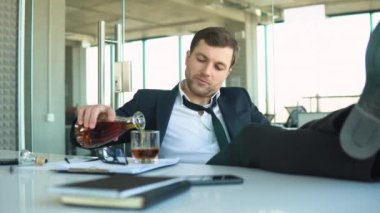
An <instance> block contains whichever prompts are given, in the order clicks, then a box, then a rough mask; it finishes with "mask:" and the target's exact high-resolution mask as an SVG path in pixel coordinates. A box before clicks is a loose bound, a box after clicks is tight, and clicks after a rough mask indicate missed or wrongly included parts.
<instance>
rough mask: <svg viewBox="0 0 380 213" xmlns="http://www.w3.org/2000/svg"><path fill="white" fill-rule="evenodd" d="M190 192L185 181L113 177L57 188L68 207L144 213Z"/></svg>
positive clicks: (167, 178)
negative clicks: (137, 210) (139, 212)
mask: <svg viewBox="0 0 380 213" xmlns="http://www.w3.org/2000/svg"><path fill="white" fill-rule="evenodd" d="M188 188H190V183H189V182H188V181H187V180H185V179H183V178H170V177H140V176H131V175H114V176H110V177H107V178H102V179H96V180H91V181H83V182H77V183H71V184H65V185H61V186H57V187H55V188H54V190H55V191H56V192H59V193H60V194H61V201H62V203H64V204H68V205H80V206H92V207H107V208H131V209H142V208H145V207H147V206H150V205H152V204H154V203H156V202H159V201H161V200H164V199H166V198H169V197H171V196H173V195H176V194H178V193H180V192H183V191H185V190H187V189H188Z"/></svg>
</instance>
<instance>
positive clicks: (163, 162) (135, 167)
mask: <svg viewBox="0 0 380 213" xmlns="http://www.w3.org/2000/svg"><path fill="white" fill-rule="evenodd" d="M128 162H129V163H128V165H118V164H108V163H103V162H102V161H100V160H97V161H90V162H78V163H71V164H68V163H66V162H62V163H61V164H58V165H57V166H56V167H55V168H54V169H53V170H60V171H70V170H71V171H72V170H75V171H81V170H83V171H87V172H91V171H94V172H97V171H101V172H109V173H120V174H140V173H143V172H147V171H150V170H153V169H158V168H162V167H166V166H171V165H174V164H177V163H178V162H179V158H161V159H159V160H158V162H155V163H151V164H138V163H133V160H131V159H129V158H128Z"/></svg>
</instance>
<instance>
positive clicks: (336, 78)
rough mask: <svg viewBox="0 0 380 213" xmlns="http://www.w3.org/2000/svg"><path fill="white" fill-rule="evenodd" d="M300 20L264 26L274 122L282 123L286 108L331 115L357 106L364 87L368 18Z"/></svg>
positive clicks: (352, 16) (285, 115)
mask: <svg viewBox="0 0 380 213" xmlns="http://www.w3.org/2000/svg"><path fill="white" fill-rule="evenodd" d="M305 16H307V14H305ZM299 20H300V21H292V22H288V23H287V22H286V21H285V22H284V23H279V24H275V25H272V26H268V27H267V30H268V32H267V37H266V39H267V40H268V46H267V49H266V50H267V52H264V51H263V50H262V51H260V52H259V54H265V53H266V54H267V58H266V60H268V66H267V67H266V69H267V72H268V83H269V84H268V87H269V88H268V90H269V91H270V92H269V96H270V97H269V99H270V100H273V104H272V105H271V106H270V108H273V110H274V112H275V113H276V117H275V119H276V120H275V121H276V122H285V121H286V119H287V117H288V115H289V114H288V112H287V111H286V109H285V106H296V105H303V106H304V107H305V108H306V109H307V111H308V112H316V111H321V112H330V111H333V110H336V109H338V108H342V107H345V106H348V105H349V104H352V103H355V102H357V100H358V97H356V96H358V95H360V93H361V91H362V88H363V86H364V82H365V64H364V62H365V59H364V57H365V50H366V45H367V42H368V38H369V32H370V22H369V20H370V19H369V14H358V15H348V16H339V17H332V18H325V19H316V20H310V19H308V20H307V21H303V19H299ZM272 35H273V36H274V37H273V38H272ZM262 42H264V41H262ZM262 42H259V43H262ZM264 68H265V67H264ZM260 69H263V67H262V66H260ZM260 72H263V73H265V70H260ZM263 95H265V94H264V92H262V93H261V94H260V96H263Z"/></svg>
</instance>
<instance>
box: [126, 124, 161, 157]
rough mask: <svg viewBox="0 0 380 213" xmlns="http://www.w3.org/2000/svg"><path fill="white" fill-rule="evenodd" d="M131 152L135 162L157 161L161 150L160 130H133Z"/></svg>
mask: <svg viewBox="0 0 380 213" xmlns="http://www.w3.org/2000/svg"><path fill="white" fill-rule="evenodd" d="M131 152H132V157H133V161H134V162H135V163H155V162H157V161H158V153H159V152H160V131H158V130H133V131H131Z"/></svg>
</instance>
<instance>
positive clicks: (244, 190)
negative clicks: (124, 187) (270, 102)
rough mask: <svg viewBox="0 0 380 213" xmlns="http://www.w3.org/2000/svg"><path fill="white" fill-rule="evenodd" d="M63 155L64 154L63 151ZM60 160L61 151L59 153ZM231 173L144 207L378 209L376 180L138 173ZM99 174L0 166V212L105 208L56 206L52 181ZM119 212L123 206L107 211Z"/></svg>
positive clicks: (221, 169)
mask: <svg viewBox="0 0 380 213" xmlns="http://www.w3.org/2000/svg"><path fill="white" fill-rule="evenodd" d="M63 157H64V156H63ZM61 159H63V158H62V156H61ZM226 173H228V174H235V175H237V176H240V177H242V178H243V179H244V183H243V184H236V185H217V186H202V187H192V188H191V189H190V190H189V191H187V192H185V193H183V194H180V195H178V196H175V197H173V198H170V199H168V200H166V201H165V202H162V203H159V204H157V205H154V206H152V208H148V209H146V210H144V212H165V213H166V212H192V213H193V212H239V213H240V212H260V213H262V212H265V213H267V212H268V213H269V212H271V213H272V212H281V213H288V212H289V213H293V212H302V213H304V212H308V213H309V212H311V213H313V212H318V213H320V212H375V213H376V212H379V210H380V202H379V200H380V182H379V183H365V182H356V181H347V180H337V179H331V178H321V177H311V176H297V175H287V174H280V173H274V172H267V171H263V170H258V169H248V168H241V167H227V166H211V165H200V164H184V163H179V164H177V165H175V166H171V167H165V168H161V169H158V170H153V171H150V172H147V173H143V174H141V175H143V176H188V175H215V174H226ZM100 177H105V175H83V174H61V173H54V172H51V171H46V170H32V169H18V168H17V167H16V168H15V169H14V171H13V172H12V173H11V172H9V166H3V167H0V179H1V181H0V189H1V190H0V212H10V210H12V211H11V212H38V213H40V212H42V213H45V212H49V213H51V212H54V213H56V212H105V211H107V212H108V211H111V210H105V209H96V208H95V209H94V208H81V207H71V206H65V205H62V204H61V203H60V201H59V196H58V195H57V194H54V193H53V192H51V191H50V190H49V189H50V188H51V187H53V186H56V185H59V184H64V183H71V182H76V181H82V180H90V179H95V178H100ZM112 212H125V210H112Z"/></svg>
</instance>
